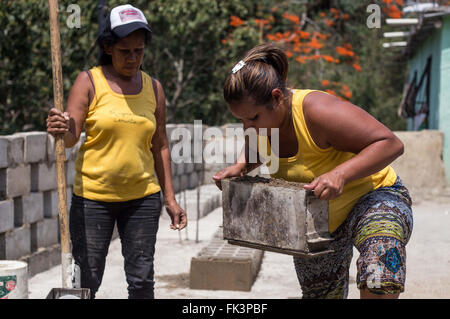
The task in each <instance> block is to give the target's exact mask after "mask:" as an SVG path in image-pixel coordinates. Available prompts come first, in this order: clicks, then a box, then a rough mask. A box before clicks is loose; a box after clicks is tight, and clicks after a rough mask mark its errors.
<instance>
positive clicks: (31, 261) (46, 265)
mask: <svg viewBox="0 0 450 319" xmlns="http://www.w3.org/2000/svg"><path fill="white" fill-rule="evenodd" d="M20 260H22V261H24V262H26V263H27V264H28V277H33V276H35V275H37V274H38V273H41V272H43V271H46V270H48V269H50V268H52V267H54V266H57V265H59V264H61V250H60V246H59V245H54V246H51V247H48V248H39V249H38V250H37V251H35V252H33V253H32V254H31V255H28V256H25V257H22V258H21V259H20Z"/></svg>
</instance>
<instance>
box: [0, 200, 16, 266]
mask: <svg viewBox="0 0 450 319" xmlns="http://www.w3.org/2000/svg"><path fill="white" fill-rule="evenodd" d="M12 229H14V202H13V201H12V200H5V201H0V233H4V232H7V231H10V230H12ZM0 259H1V258H0Z"/></svg>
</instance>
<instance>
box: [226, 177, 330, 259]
mask: <svg viewBox="0 0 450 319" xmlns="http://www.w3.org/2000/svg"><path fill="white" fill-rule="evenodd" d="M303 185H304V184H301V183H292V182H286V181H284V180H279V179H266V178H262V177H250V176H244V177H237V178H232V179H225V180H223V181H222V201H223V235H224V239H227V240H229V242H230V243H233V244H239V245H243V246H247V247H253V248H258V249H266V250H271V251H275V252H279V253H284V254H290V255H297V256H303V257H312V256H317V255H323V254H326V253H328V252H330V250H329V249H328V247H329V243H330V242H331V240H332V238H331V237H330V233H329V229H328V202H327V201H324V200H319V199H318V198H316V197H315V196H314V195H313V194H312V193H311V192H308V191H306V190H305V189H304V188H303Z"/></svg>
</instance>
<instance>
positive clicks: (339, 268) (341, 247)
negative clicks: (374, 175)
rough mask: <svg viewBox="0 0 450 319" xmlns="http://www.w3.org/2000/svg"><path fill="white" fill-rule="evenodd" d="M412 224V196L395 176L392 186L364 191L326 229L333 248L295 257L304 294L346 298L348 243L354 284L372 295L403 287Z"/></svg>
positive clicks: (317, 296)
mask: <svg viewBox="0 0 450 319" xmlns="http://www.w3.org/2000/svg"><path fill="white" fill-rule="evenodd" d="M412 228H413V216H412V210H411V197H410V196H409V193H408V190H407V189H406V187H405V186H404V185H403V184H402V182H401V179H400V178H399V177H397V181H396V182H395V184H394V185H392V186H389V187H382V188H378V189H376V190H374V191H372V192H370V193H367V194H366V195H364V196H363V197H361V198H360V199H359V201H358V202H357V203H356V205H355V206H354V207H353V209H352V211H351V212H350V214H349V216H348V217H347V219H346V220H345V222H344V223H343V224H342V225H340V226H339V228H338V229H336V231H334V232H333V233H332V234H331V235H332V237H333V238H334V240H333V242H332V243H331V247H330V248H331V249H333V250H334V252H333V253H329V254H327V255H323V256H319V257H314V258H300V257H294V265H295V270H296V272H297V278H298V280H299V283H300V286H301V289H302V292H303V298H304V299H307V298H314V299H316V298H336V299H344V298H347V295H348V284H349V268H350V262H351V260H352V255H353V245H354V246H355V247H356V248H357V249H358V251H359V253H360V256H359V258H358V260H357V263H356V265H357V269H358V273H357V277H356V283H357V285H358V288H359V289H363V288H367V289H368V290H369V291H370V292H371V293H375V294H394V293H399V292H403V291H404V286H405V278H406V250H405V247H406V244H407V243H408V241H409V238H410V236H411V232H412Z"/></svg>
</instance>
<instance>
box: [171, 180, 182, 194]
mask: <svg viewBox="0 0 450 319" xmlns="http://www.w3.org/2000/svg"><path fill="white" fill-rule="evenodd" d="M172 185H173V192H174V193H175V194H176V193H178V192H180V176H172Z"/></svg>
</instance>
